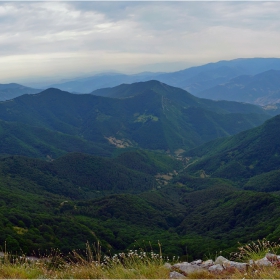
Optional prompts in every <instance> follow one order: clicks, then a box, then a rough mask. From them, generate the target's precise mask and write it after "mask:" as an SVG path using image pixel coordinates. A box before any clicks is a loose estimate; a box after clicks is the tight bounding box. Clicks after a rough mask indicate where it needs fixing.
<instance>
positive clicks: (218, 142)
mask: <svg viewBox="0 0 280 280" xmlns="http://www.w3.org/2000/svg"><path fill="white" fill-rule="evenodd" d="M267 61H268V60H266V62H267ZM251 62H252V61H251ZM262 62H264V60H261V59H260V60H258V62H256V64H255V69H254V70H251V71H252V72H254V71H259V70H261V72H263V71H262V70H263V69H264V65H263V64H262ZM270 62H271V63H276V62H277V60H276V62H275V60H273V59H272V60H270ZM225 63H226V62H225ZM235 63H236V64H232V67H233V66H234V65H235V66H234V67H235V74H238V73H237V72H238V71H236V69H237V70H238V69H239V70H240V69H241V68H240V67H241V66H240V65H243V68H242V69H243V70H244V69H246V67H245V66H246V65H247V64H246V63H248V61H242V60H240V61H239V60H237V61H235ZM240 63H241V64H240ZM242 63H243V64H242ZM216 66H217V65H216ZM216 66H215V65H208V66H207V67H209V71H210V72H211V69H212V70H213V68H211V67H216ZM218 66H219V67H222V66H224V65H223V63H220V64H219V65H218ZM266 66H267V64H266ZM266 66H265V67H266ZM270 66H271V67H272V66H273V67H274V66H275V64H273V65H272V64H270ZM196 70H197V71H198V72H197V73H198V75H199V73H201V72H199V71H200V70H201V69H196ZM243 70H242V71H243ZM205 71H206V70H205ZM217 71H218V70H217ZM219 71H221V72H222V69H220V70H219ZM210 72H209V73H210ZM269 72H271V71H269ZM272 72H273V73H276V72H277V71H272ZM272 72H271V73H272ZM215 73H216V72H215V71H214V70H213V72H212V75H213V76H215ZM225 73H226V71H225ZM271 73H270V74H271ZM270 74H269V75H270ZM161 75H163V74H161ZM250 75H255V76H252V77H250V78H249V79H251V80H252V79H253V80H254V79H255V80H254V81H258V79H256V78H255V77H256V73H250ZM259 75H262V74H259ZM206 76H207V75H206ZM229 76H230V75H229ZM247 78H248V76H246V79H247ZM259 81H260V82H261V83H262V84H264V81H265V80H261V79H259ZM202 84H203V83H201V85H200V86H201V88H202ZM251 85H252V84H251ZM279 127H280V117H279V115H277V109H275V110H268V108H267V107H264V108H262V107H260V106H256V105H252V104H248V103H239V102H234V101H214V100H209V99H204V98H198V97H196V96H194V95H192V94H190V93H189V92H187V91H186V90H184V89H182V88H178V87H174V86H170V85H168V84H166V83H163V82H159V81H156V80H150V81H147V82H137V83H132V84H122V85H118V86H116V87H112V88H110V87H107V88H103V89H97V90H94V91H92V90H91V91H90V93H88V94H73V93H69V92H66V91H62V90H59V89H55V88H50V89H47V90H44V91H41V92H39V93H37V94H25V95H22V96H19V97H16V98H13V99H10V100H7V101H3V102H1V103H0V143H1V145H0V182H1V183H0V209H1V211H0V244H6V246H7V249H8V250H9V251H12V252H23V253H25V254H31V253H32V252H33V253H34V254H37V255H39V254H40V252H49V251H50V250H51V248H58V249H59V250H61V252H62V253H64V254H67V253H68V252H69V251H71V250H74V249H78V250H82V249H84V248H85V243H86V242H87V241H88V242H89V243H91V244H93V243H96V242H98V241H100V243H101V245H102V250H103V252H104V253H106V254H114V253H116V252H120V251H123V250H127V249H131V250H132V249H133V250H134V249H138V248H139V247H142V248H145V246H146V245H147V244H145V243H142V242H143V240H146V241H147V242H148V246H149V248H154V247H156V246H157V245H158V241H160V243H161V245H162V248H163V252H164V253H165V254H166V255H169V256H174V255H175V256H177V255H178V256H180V257H181V258H182V259H184V260H191V259H194V258H196V259H197V258H203V257H205V252H209V254H211V252H213V254H215V252H217V251H220V250H223V251H224V252H225V254H224V255H225V256H226V252H227V251H233V250H234V249H236V247H237V246H239V245H238V242H240V243H248V242H249V241H251V240H257V239H262V238H267V239H269V240H271V241H277V240H278V238H279V233H280V226H279V224H280V218H279V217H280V216H279V214H280V199H279V194H280V189H279V185H278V182H279V179H280V160H279V155H280V151H279V147H280V143H279V132H280V131H279ZM81 252H82V251H81ZM81 254H82V253H81ZM208 257H211V256H208Z"/></svg>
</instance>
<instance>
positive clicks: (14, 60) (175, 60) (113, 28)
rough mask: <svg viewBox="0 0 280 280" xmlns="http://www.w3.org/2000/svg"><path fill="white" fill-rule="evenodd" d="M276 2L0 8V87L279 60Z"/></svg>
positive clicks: (21, 4) (279, 11)
mask: <svg viewBox="0 0 280 280" xmlns="http://www.w3.org/2000/svg"><path fill="white" fill-rule="evenodd" d="M279 15H280V2H251V1H247V2H236V1H235V2H233V1H232V2H231V1H227V2H226V1H219V2H212V1H210V2H209V1H207V2H201V1H200V2H198V1H196V2H190V1H185V2H182V1H181V2H174V1H172V2H171V1H170V2H168V1H167V2H162V1H154V2H131V1H127V2H121V1H114V2H104V1H103V2H96V1H94V2H56V1H55V2H22V1H19V2H0V60H1V70H0V71H1V76H0V77H1V79H0V83H6V82H19V81H24V79H28V80H33V81H35V80H36V79H38V80H39V79H41V78H42V77H45V78H46V79H47V80H52V79H53V77H56V79H61V78H66V77H78V76H82V75H88V74H92V73H97V72H106V71H118V72H123V73H137V72H142V71H164V72H171V71H175V70H181V69H185V68H188V67H190V66H195V65H202V64H205V63H208V62H216V61H219V60H224V59H225V60H230V59H234V58H241V57H243V58H244V57H280V47H279V46H280V16H279Z"/></svg>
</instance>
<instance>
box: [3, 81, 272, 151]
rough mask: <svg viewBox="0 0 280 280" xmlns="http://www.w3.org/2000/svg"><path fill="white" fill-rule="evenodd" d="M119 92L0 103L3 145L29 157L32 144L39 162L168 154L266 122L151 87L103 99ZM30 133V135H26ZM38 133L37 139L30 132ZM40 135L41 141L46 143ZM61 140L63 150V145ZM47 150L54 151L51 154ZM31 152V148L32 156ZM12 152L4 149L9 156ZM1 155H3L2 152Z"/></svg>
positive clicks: (52, 93)
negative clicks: (85, 155) (57, 157)
mask: <svg viewBox="0 0 280 280" xmlns="http://www.w3.org/2000/svg"><path fill="white" fill-rule="evenodd" d="M120 89H121V92H122V93H123V95H124V96H125V97H127V96H129V97H128V98H108V97H101V96H95V95H91V94H83V95H77V94H71V93H68V92H64V91H61V90H58V89H48V90H45V91H43V92H41V93H38V94H35V95H23V96H20V97H18V98H15V99H13V100H9V101H6V102H2V103H0V119H1V120H3V121H6V122H9V124H8V123H6V124H5V126H6V127H7V129H8V126H9V127H11V128H13V129H10V128H9V129H10V131H11V134H10V138H11V139H10V140H12V139H13V140H12V141H10V140H9V141H10V143H14V144H15V145H17V147H18V148H16V149H15V151H17V153H19V152H18V151H19V147H20V146H19V145H20V144H22V145H23V147H22V153H19V154H22V155H30V154H28V153H25V151H27V150H28V149H27V148H28V145H30V143H32V142H33V143H34V141H35V139H37V140H36V142H37V143H38V145H37V146H41V148H44V149H41V151H42V150H44V153H45V156H47V155H48V156H51V155H53V154H54V152H55V149H56V150H59V149H60V150H63V149H64V150H66V151H69V147H70V146H72V147H73V146H74V143H75V145H76V146H75V147H76V149H75V150H72V151H79V152H93V153H95V152H97V154H105V151H104V149H105V150H107V151H110V150H112V148H113V147H117V148H118V147H123V148H124V147H138V148H145V149H152V150H162V151H169V152H171V153H174V152H175V151H176V150H178V149H182V150H187V149H189V148H194V147H195V146H197V145H199V144H202V143H205V142H207V141H210V140H212V139H215V138H217V137H224V136H229V135H233V134H236V133H238V132H240V131H243V130H246V129H249V128H252V127H254V126H257V125H260V124H261V123H263V122H264V121H265V120H266V119H268V118H269V117H270V115H268V114H267V113H266V111H265V110H263V109H262V108H260V107H257V106H254V105H250V104H242V103H237V102H228V101H212V100H207V99H200V98H197V97H195V96H193V95H191V94H190V93H188V92H186V91H184V90H182V89H179V88H175V87H171V86H168V85H166V84H163V83H160V82H157V81H149V82H143V83H135V84H132V85H122V86H119V87H116V88H112V89H108V90H107V96H108V95H110V94H109V93H113V95H115V92H119V91H120ZM105 91H106V90H103V93H104V92H105ZM11 122H16V123H17V124H12V123H11ZM18 124H24V125H25V129H26V130H28V131H30V132H29V138H28V137H25V138H24V137H21V138H20V137H19V136H17V135H18V131H19V130H20V131H22V132H23V134H25V135H26V133H25V132H24V131H25V130H23V127H22V128H21V127H20V125H18ZM31 127H34V128H35V127H36V129H35V130H33V131H32V128H31ZM38 128H40V129H41V131H40V133H38V132H34V131H36V130H37V131H38ZM31 131H32V132H31ZM22 132H21V133H22ZM55 133H57V134H55ZM35 134H36V136H35ZM40 134H41V135H42V137H41V139H40ZM43 134H45V136H46V135H47V137H48V138H47V141H46V138H45V136H44V137H43ZM30 135H32V137H30ZM56 135H57V136H56ZM33 136H34V137H33ZM3 137H4V139H7V137H8V136H7V134H5V133H4V134H3ZM24 139H26V142H24ZM56 139H57V141H58V143H57V144H55V141H56ZM66 139H68V141H67V144H63V142H64V140H66ZM52 145H53V146H54V147H55V148H51V146H52ZM6 146H7V145H6ZM3 147H4V146H3ZM106 147H108V149H106ZM35 148H36V145H35V146H34V145H33V151H32V152H34V153H35ZM12 149H14V148H12V144H10V149H9V150H10V151H11V150H12ZM0 150H1V148H0ZM37 150H38V149H37ZM2 152H3V153H7V150H5V149H4V150H2ZM41 153H42V152H41ZM55 153H56V152H55ZM57 153H58V154H59V151H57ZM33 156H34V154H33Z"/></svg>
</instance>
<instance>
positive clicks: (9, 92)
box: [0, 83, 42, 101]
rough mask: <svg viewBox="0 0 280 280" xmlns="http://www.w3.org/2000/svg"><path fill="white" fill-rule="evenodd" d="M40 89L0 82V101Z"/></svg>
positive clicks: (33, 92)
mask: <svg viewBox="0 0 280 280" xmlns="http://www.w3.org/2000/svg"><path fill="white" fill-rule="evenodd" d="M40 91H42V90H41V89H34V88H30V87H25V86H23V85H20V84H16V83H11V84H0V101H5V100H9V99H13V98H15V97H18V96H20V95H23V94H35V93H38V92H40Z"/></svg>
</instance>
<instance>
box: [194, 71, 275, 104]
mask: <svg viewBox="0 0 280 280" xmlns="http://www.w3.org/2000/svg"><path fill="white" fill-rule="evenodd" d="M198 96H199V97H202V98H209V99H213V100H231V101H238V102H246V103H251V104H256V105H261V106H264V105H268V104H275V103H280V71H279V70H269V71H266V72H262V73H260V74H257V75H254V76H250V75H242V76H238V77H236V78H233V79H231V80H230V81H229V82H227V83H225V84H221V85H217V86H215V87H212V88H209V89H206V90H204V91H202V92H200V93H199V94H198Z"/></svg>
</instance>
